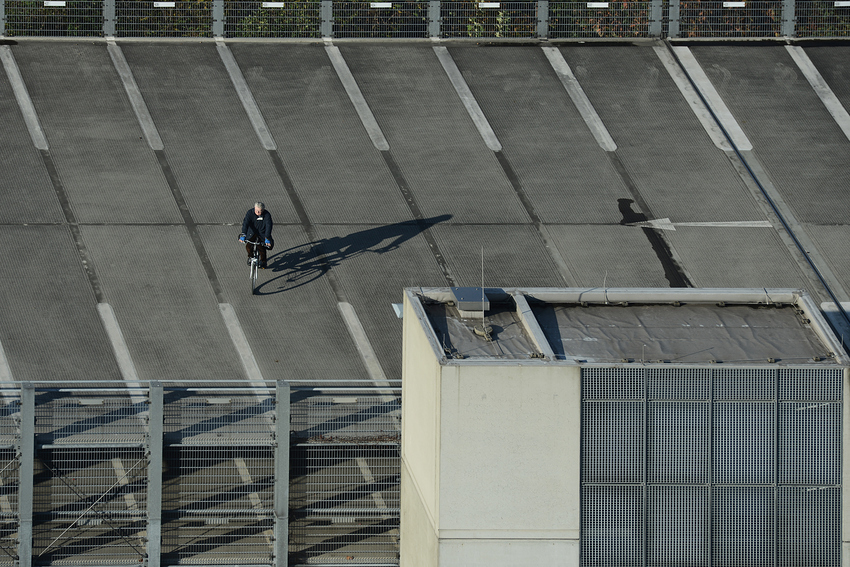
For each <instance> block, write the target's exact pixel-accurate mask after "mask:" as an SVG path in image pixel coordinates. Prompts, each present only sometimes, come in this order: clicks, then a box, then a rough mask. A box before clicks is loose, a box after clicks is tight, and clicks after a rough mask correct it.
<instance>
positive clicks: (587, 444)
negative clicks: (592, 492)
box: [581, 401, 645, 484]
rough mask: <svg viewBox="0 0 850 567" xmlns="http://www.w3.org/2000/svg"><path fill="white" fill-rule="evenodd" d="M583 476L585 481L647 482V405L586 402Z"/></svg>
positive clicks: (584, 411) (583, 411) (582, 417)
mask: <svg viewBox="0 0 850 567" xmlns="http://www.w3.org/2000/svg"><path fill="white" fill-rule="evenodd" d="M581 420H582V451H581V454H582V460H581V468H582V479H583V480H584V481H585V482H589V483H594V482H605V483H623V484H626V483H637V482H643V468H642V463H643V461H644V438H645V435H644V423H643V422H644V405H643V403H641V402H621V401H614V402H588V403H586V404H584V405H583V406H582V412H581Z"/></svg>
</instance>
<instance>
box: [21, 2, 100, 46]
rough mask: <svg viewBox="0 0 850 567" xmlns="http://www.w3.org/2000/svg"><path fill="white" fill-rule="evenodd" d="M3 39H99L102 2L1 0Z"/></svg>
mask: <svg viewBox="0 0 850 567" xmlns="http://www.w3.org/2000/svg"><path fill="white" fill-rule="evenodd" d="M5 19H6V35H7V36H10V37H13V36H40V37H56V36H66V37H93V36H102V35H103V0H56V1H50V0H48V1H44V0H38V1H32V0H5Z"/></svg>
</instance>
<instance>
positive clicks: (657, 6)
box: [649, 0, 664, 37]
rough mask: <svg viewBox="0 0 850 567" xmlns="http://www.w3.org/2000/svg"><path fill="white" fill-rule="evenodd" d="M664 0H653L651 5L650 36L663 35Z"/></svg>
mask: <svg viewBox="0 0 850 567" xmlns="http://www.w3.org/2000/svg"><path fill="white" fill-rule="evenodd" d="M662 3H663V0H652V2H651V3H650V5H649V35H650V37H661V32H662V25H661V24H662V22H661V20H662V18H663V14H664V12H663V10H662V6H661V5H662Z"/></svg>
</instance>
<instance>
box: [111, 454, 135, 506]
mask: <svg viewBox="0 0 850 567" xmlns="http://www.w3.org/2000/svg"><path fill="white" fill-rule="evenodd" d="M112 468H113V469H115V476H117V477H118V485H119V486H127V485H128V484H130V480H129V479H128V478H127V471H126V470H125V469H124V463H122V462H121V459H120V458H118V457H115V458H113V459H112ZM124 502H125V503H126V504H127V509H128V510H138V509H139V506H138V503H137V502H136V496H135V495H134V494H133V493H128V494H125V495H124Z"/></svg>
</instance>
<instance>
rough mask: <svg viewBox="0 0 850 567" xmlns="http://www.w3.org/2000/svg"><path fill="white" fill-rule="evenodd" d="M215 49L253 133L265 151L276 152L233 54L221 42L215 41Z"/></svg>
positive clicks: (269, 133) (275, 147)
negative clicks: (252, 128)
mask: <svg viewBox="0 0 850 567" xmlns="http://www.w3.org/2000/svg"><path fill="white" fill-rule="evenodd" d="M215 47H216V49H217V50H218V55H219V57H221V62H222V63H224V68H225V69H227V74H228V75H230V80H231V82H233V86H234V87H235V88H236V94H238V95H239V100H240V101H242V106H243V107H244V108H245V112H246V113H247V114H248V120H250V121H251V126H253V127H254V132H256V133H257V137H258V138H259V139H260V143H261V144H262V145H263V148H265V149H267V150H276V149H277V144H276V143H275V141H274V138H273V137H272V133H271V131H270V130H269V127H268V125H267V124H266V120H265V118H263V113H262V112H260V107H259V106H257V101H256V100H254V95H253V94H251V89H250V88H248V83H247V82H246V81H245V77H244V76H243V75H242V71H241V70H240V69H239V64H238V63H236V59H235V58H234V57H233V53H232V52H231V51H230V49H229V48H228V47H227V45H225V43H224V42H223V41H221V40H216V42H215Z"/></svg>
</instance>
